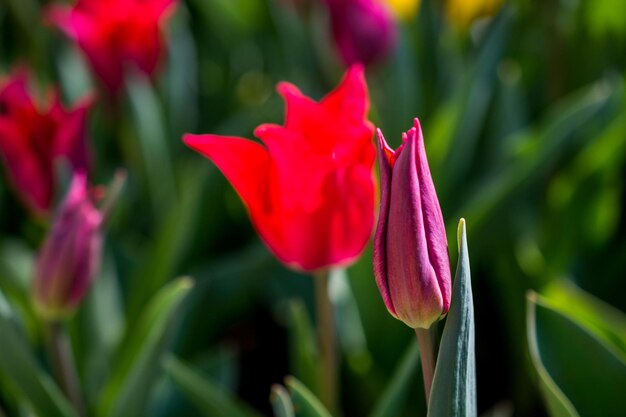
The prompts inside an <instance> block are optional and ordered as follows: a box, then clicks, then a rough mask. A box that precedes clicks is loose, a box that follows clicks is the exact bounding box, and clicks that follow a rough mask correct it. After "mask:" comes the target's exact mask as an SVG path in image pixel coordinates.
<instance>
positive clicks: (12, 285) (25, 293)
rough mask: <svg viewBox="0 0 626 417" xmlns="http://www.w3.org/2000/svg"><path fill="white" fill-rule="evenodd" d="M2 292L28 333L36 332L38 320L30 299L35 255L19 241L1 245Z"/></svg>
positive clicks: (5, 242)
mask: <svg viewBox="0 0 626 417" xmlns="http://www.w3.org/2000/svg"><path fill="white" fill-rule="evenodd" d="M0 254H1V255H2V256H0V291H3V293H4V295H5V296H6V297H7V299H8V300H10V301H11V303H12V305H13V308H14V309H15V310H16V312H17V313H18V315H17V316H16V318H17V319H20V320H22V321H23V324H24V327H25V328H26V331H27V332H28V333H29V334H30V333H31V332H34V331H35V328H36V326H37V322H38V318H37V316H36V314H35V311H34V309H33V304H32V300H31V297H30V287H31V280H32V275H33V272H32V266H33V265H34V262H35V254H34V253H33V252H32V251H31V250H30V249H29V248H27V247H26V246H25V245H24V244H22V243H21V242H19V241H4V242H2V245H0Z"/></svg>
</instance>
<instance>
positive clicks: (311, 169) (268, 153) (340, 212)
mask: <svg viewBox="0 0 626 417" xmlns="http://www.w3.org/2000/svg"><path fill="white" fill-rule="evenodd" d="M278 92H279V93H280V94H281V95H282V96H283V98H284V99H285V101H286V107H287V109H286V113H287V114H286V118H285V125H284V126H278V125H272V124H264V125H261V126H259V127H257V128H256V130H255V132H254V133H255V135H256V136H257V137H258V138H260V139H261V140H262V141H263V143H264V145H265V146H263V145H261V144H259V143H256V142H253V141H251V140H248V139H244V138H238V137H226V136H218V135H189V134H188V135H185V136H184V138H183V140H184V142H185V143H186V144H187V145H188V146H190V147H191V148H193V149H195V150H196V151H198V152H200V153H201V154H203V155H204V156H206V157H207V158H209V159H210V160H211V161H213V162H214V163H215V164H216V165H217V167H218V168H219V169H220V170H221V171H222V172H223V173H224V175H225V176H226V178H227V179H228V180H229V181H230V182H231V183H232V185H233V186H234V187H235V189H236V190H237V192H238V193H239V195H240V196H241V198H242V200H243V201H244V202H245V204H246V206H247V208H248V211H249V213H250V217H251V218H252V222H253V224H254V226H255V227H256V229H257V231H258V232H259V234H260V235H261V238H262V239H263V240H264V241H265V243H266V244H267V246H268V247H269V248H270V250H271V251H272V252H273V253H274V254H275V255H276V257H277V258H278V259H279V260H281V261H282V262H283V263H285V264H287V265H289V266H291V267H294V268H297V269H301V270H307V271H312V270H317V269H321V268H325V267H329V266H332V265H339V264H342V265H345V264H348V263H350V262H351V261H353V260H354V259H356V257H358V256H359V254H360V253H361V252H362V250H363V249H364V247H365V245H366V244H367V241H368V240H369V238H370V235H371V232H372V227H373V223H374V199H375V198H374V177H373V174H372V166H373V163H374V158H375V148H374V145H373V144H372V133H373V126H372V125H371V123H369V122H368V121H367V120H366V114H367V111H368V108H369V97H368V92H367V85H366V84H365V78H364V73H363V68H362V67H361V66H353V67H352V68H351V69H350V70H349V71H348V73H347V74H346V76H345V78H344V79H343V81H342V82H341V84H340V85H339V86H338V87H337V88H336V89H335V90H334V91H333V92H331V93H330V94H328V95H327V96H326V97H325V98H323V99H322V100H321V101H320V102H315V101H313V100H311V99H310V98H308V97H306V96H304V95H303V94H302V93H301V92H300V91H299V90H298V88H297V87H295V86H294V85H291V84H288V83H281V84H279V85H278Z"/></svg>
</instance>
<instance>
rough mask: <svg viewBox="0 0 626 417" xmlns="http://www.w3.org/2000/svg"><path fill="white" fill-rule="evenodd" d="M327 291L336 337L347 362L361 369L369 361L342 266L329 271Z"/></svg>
mask: <svg viewBox="0 0 626 417" xmlns="http://www.w3.org/2000/svg"><path fill="white" fill-rule="evenodd" d="M328 287H329V288H328V291H329V296H330V300H331V302H332V304H333V309H334V313H335V323H336V325H337V337H338V339H339V343H340V345H341V348H342V350H343V352H344V354H345V356H346V359H347V361H348V364H349V365H350V366H353V367H355V369H357V370H363V369H365V368H367V367H368V366H369V364H370V363H371V357H370V354H369V351H368V349H367V341H366V340H365V331H364V330H363V323H362V321H361V315H360V314H359V308H358V306H357V303H356V299H355V298H354V294H353V293H352V288H350V282H349V280H348V274H347V272H346V270H345V269H343V268H333V269H331V271H330V276H329V284H328Z"/></svg>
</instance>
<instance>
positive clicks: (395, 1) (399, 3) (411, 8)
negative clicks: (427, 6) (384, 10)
mask: <svg viewBox="0 0 626 417" xmlns="http://www.w3.org/2000/svg"><path fill="white" fill-rule="evenodd" d="M385 2H386V3H387V4H388V5H389V8H390V9H391V10H392V11H393V12H394V14H395V15H396V16H397V17H398V18H400V19H403V20H409V19H412V18H413V17H414V16H415V14H416V13H417V10H418V9H419V6H420V4H421V0H385Z"/></svg>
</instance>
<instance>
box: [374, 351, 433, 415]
mask: <svg viewBox="0 0 626 417" xmlns="http://www.w3.org/2000/svg"><path fill="white" fill-rule="evenodd" d="M420 364H421V362H420V353H419V348H418V346H417V341H416V340H413V341H412V342H411V344H410V345H409V347H408V349H407V350H406V353H405V354H404V356H403V358H402V361H400V364H399V365H398V367H397V368H396V371H395V373H394V374H393V377H392V378H391V382H390V383H389V385H388V386H387V388H386V389H385V392H384V393H383V395H382V396H381V398H380V399H379V400H378V402H377V403H376V406H374V411H372V413H371V414H370V417H396V416H398V415H400V412H401V410H402V405H403V404H404V402H405V400H406V396H407V394H408V392H409V389H410V388H411V385H412V383H413V382H414V380H415V375H416V374H417V371H418V369H420Z"/></svg>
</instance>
